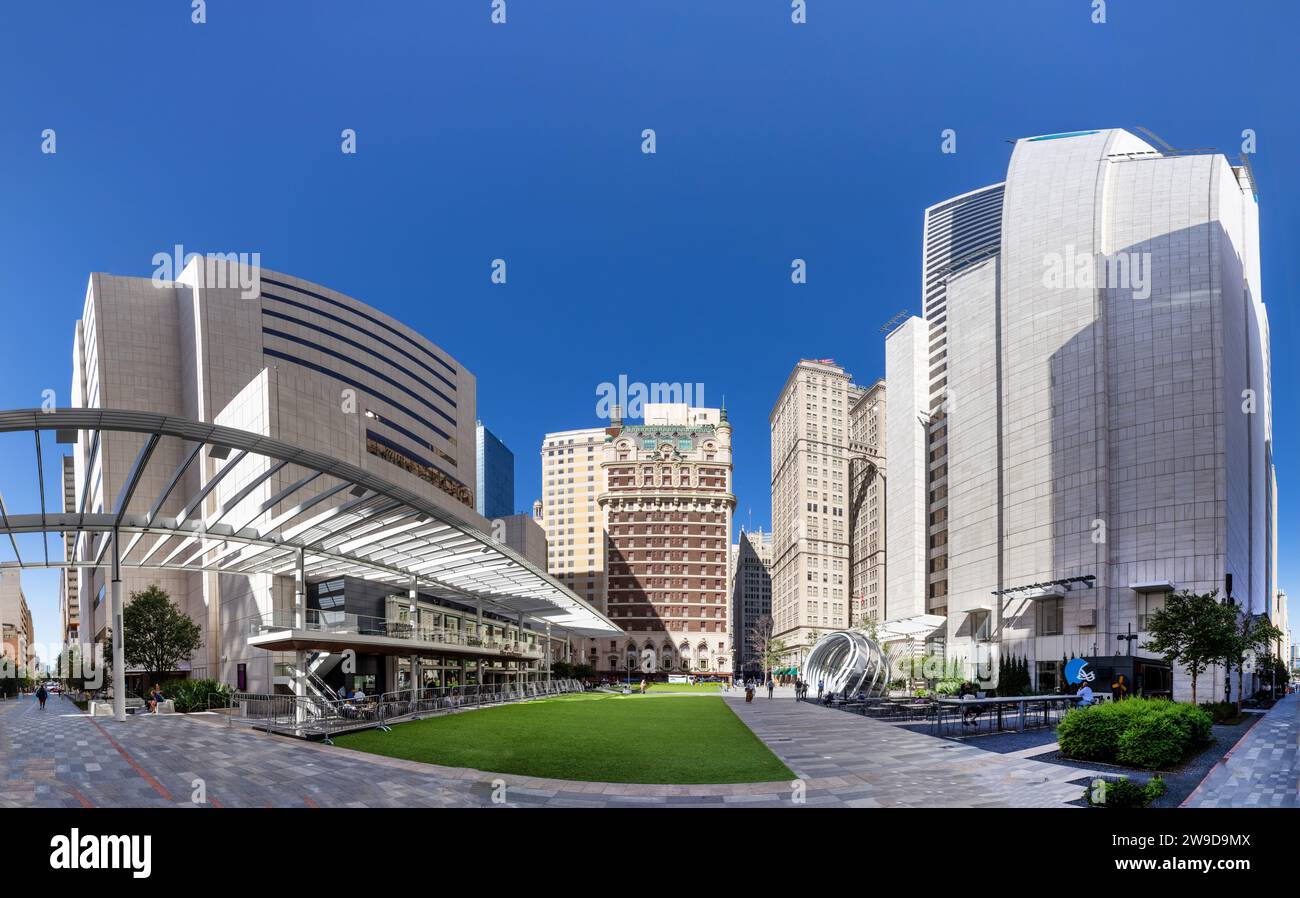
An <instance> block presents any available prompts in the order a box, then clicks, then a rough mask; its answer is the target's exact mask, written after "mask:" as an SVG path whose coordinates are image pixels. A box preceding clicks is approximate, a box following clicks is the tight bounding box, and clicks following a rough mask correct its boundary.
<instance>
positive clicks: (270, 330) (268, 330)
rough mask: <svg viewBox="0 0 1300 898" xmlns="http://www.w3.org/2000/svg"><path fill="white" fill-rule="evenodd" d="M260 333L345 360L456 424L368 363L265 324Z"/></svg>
mask: <svg viewBox="0 0 1300 898" xmlns="http://www.w3.org/2000/svg"><path fill="white" fill-rule="evenodd" d="M262 333H263V334H266V335H269V336H272V337H279V338H280V339H281V340H288V341H289V342H291V343H297V344H299V345H301V346H306V347H307V348H308V349H315V350H317V351H318V352H323V353H325V354H326V355H328V356H333V357H334V358H336V359H338V360H339V361H340V362H347V363H348V364H350V365H352V366H353V367H355V368H360V369H361V370H362V371H364V372H366V373H367V374H369V375H370V376H371V377H377V378H379V379H380V380H382V381H383V382H384V383H386V384H388V385H389V386H392V387H396V388H397V389H399V390H401V391H402V392H403V393H405V394H406V395H408V396H410V397H411V398H412V399H414V400H415V401H416V402H419V403H420V404H421V405H423V406H424V407H425V408H427V409H429V410H430V411H432V412H433V413H434V414H436V415H439V416H441V417H442V418H444V419H445V420H446V421H447V422H448V423H450V424H451V426H452V427H455V426H456V419H455V418H453V417H452V416H451V415H449V414H447V413H446V412H444V411H443V410H442V409H440V408H438V406H436V405H434V404H433V403H432V402H430V401H429V400H428V399H425V398H424V397H423V396H421V395H420V394H419V393H417V392H416V391H415V390H412V389H411V388H410V387H408V386H406V385H405V384H403V383H399V382H398V381H396V380H393V378H391V377H389V376H388V375H387V374H384V373H382V372H380V371H377V370H376V369H374V368H371V367H370V366H369V365H363V364H362V363H361V362H358V361H357V360H356V359H353V358H349V357H348V356H346V355H344V354H343V353H341V352H336V351H335V350H333V349H329V348H327V347H324V346H321V345H320V344H318V343H313V342H312V341H311V340H307V339H304V338H303V337H298V336H294V335H293V334H289V333H285V332H284V331H279V330H276V329H275V328H270V327H266V326H265V325H263V326H262ZM438 395H439V396H443V394H442V393H439V394H438ZM443 398H444V399H446V398H447V397H446V396H443ZM447 401H448V402H450V401H451V400H447ZM452 406H453V407H455V403H454V402H453V403H452ZM448 439H450V437H448Z"/></svg>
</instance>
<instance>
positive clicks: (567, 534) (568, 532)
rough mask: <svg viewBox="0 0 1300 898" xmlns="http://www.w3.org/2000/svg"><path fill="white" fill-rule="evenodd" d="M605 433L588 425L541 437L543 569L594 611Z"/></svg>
mask: <svg viewBox="0 0 1300 898" xmlns="http://www.w3.org/2000/svg"><path fill="white" fill-rule="evenodd" d="M604 443H605V430H604V428H601V427H588V428H585V429H582V430H564V431H558V432H556V433H548V434H546V436H544V437H543V438H542V498H541V500H540V504H541V509H540V511H541V514H540V516H539V515H538V513H537V507H536V506H534V513H533V519H534V520H536V521H537V522H538V523H539V524H541V525H542V529H544V530H545V531H546V557H547V561H546V570H547V572H548V573H550V574H551V575H552V576H553V577H555V578H557V579H558V580H559V581H560V582H561V583H563V584H564V585H565V586H567V587H569V589H571V590H573V591H574V592H576V593H577V594H578V595H580V596H582V597H583V598H584V599H586V600H587V601H588V602H589V603H591V604H592V605H593V606H595V607H596V608H597V609H599V610H600V611H604V610H605V525H604V521H603V520H602V518H601V511H600V508H599V506H597V504H596V497H597V496H599V495H600V494H601V493H602V492H604V491H605V474H604V471H603V470H602V469H601V466H600V463H601V460H602V456H601V450H602V448H603V447H604Z"/></svg>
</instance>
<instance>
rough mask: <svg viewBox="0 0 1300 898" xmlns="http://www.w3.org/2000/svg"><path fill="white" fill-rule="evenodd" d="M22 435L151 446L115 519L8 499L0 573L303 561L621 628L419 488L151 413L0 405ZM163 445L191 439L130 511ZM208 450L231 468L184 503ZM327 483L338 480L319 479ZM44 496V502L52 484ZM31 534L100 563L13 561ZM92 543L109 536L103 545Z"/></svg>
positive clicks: (266, 569) (607, 630) (278, 568)
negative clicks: (272, 486) (246, 506)
mask: <svg viewBox="0 0 1300 898" xmlns="http://www.w3.org/2000/svg"><path fill="white" fill-rule="evenodd" d="M24 430H29V431H33V432H34V433H35V434H36V438H37V445H38V446H39V439H40V432H41V431H45V430H55V431H59V432H61V434H66V433H68V432H74V431H89V432H92V433H94V434H95V437H96V442H97V443H99V444H100V446H99V447H98V448H99V449H100V451H101V452H102V442H101V441H102V437H103V435H104V434H106V433H138V434H144V435H145V436H146V439H145V442H144V445H143V446H142V447H141V450H140V453H139V455H138V456H137V457H136V459H135V463H134V464H133V465H132V467H131V469H130V471H129V474H128V476H127V478H126V480H125V482H124V484H123V487H122V490H121V493H120V494H119V496H118V497H117V505H116V507H115V508H113V509H112V510H111V511H105V512H103V513H97V514H92V513H86V512H85V510H84V506H83V508H82V510H81V511H77V512H62V513H50V512H48V511H47V510H46V509H45V508H44V507H42V508H41V510H40V511H39V512H34V513H31V514H13V513H10V511H9V509H7V508H5V507H4V506H3V505H0V538H3V536H7V537H8V538H9V540H10V542H11V544H12V545H13V547H14V554H15V560H14V561H6V562H0V567H3V568H42V567H49V568H64V567H72V568H78V567H88V568H101V567H107V566H110V565H112V563H113V561H114V557H116V560H117V561H118V563H119V564H120V567H121V568H123V569H126V570H131V569H157V570H169V571H189V572H199V571H210V572H219V573H232V574H241V573H242V574H255V573H269V574H277V575H284V576H291V575H293V574H294V573H295V572H296V570H297V565H298V558H299V555H300V554H301V555H302V557H303V559H304V562H305V565H306V573H307V575H308V576H312V577H313V578H316V577H320V576H329V577H338V576H353V577H358V578H363V579H367V580H373V581H379V582H384V583H388V584H390V585H392V586H394V588H395V589H398V590H400V591H401V592H403V593H404V594H405V592H406V591H407V589H408V588H409V587H410V586H411V585H412V584H414V585H415V586H416V587H417V588H419V589H421V590H422V591H424V592H427V593H429V594H431V595H434V596H436V597H438V598H442V599H449V600H452V601H456V602H459V603H462V604H467V605H472V606H481V607H482V608H484V609H486V610H491V611H496V612H499V613H502V614H507V615H511V616H519V615H523V616H525V617H528V618H532V619H535V620H538V621H540V622H542V623H545V624H547V625H553V626H555V627H557V628H559V629H561V630H566V631H568V632H569V633H571V634H573V635H577V636H605V635H614V634H618V633H621V632H622V631H621V630H620V628H619V627H617V626H616V625H615V624H613V623H612V622H611V621H610V620H609V619H608V618H606V617H605V616H604V615H603V614H601V613H600V612H599V611H597V610H596V609H595V608H593V607H592V606H590V605H589V604H587V603H586V602H585V601H584V600H583V599H582V598H581V597H579V596H578V595H577V594H576V593H574V592H572V591H571V590H569V589H568V588H566V587H565V586H564V585H562V584H561V583H559V582H558V581H557V580H555V579H553V578H552V577H550V576H549V575H548V574H546V573H545V572H544V571H542V570H540V569H538V568H537V567H536V566H534V565H533V564H532V563H531V562H529V561H528V560H527V559H525V558H523V557H522V556H521V555H519V554H517V553H515V552H514V551H512V550H511V549H509V548H508V547H506V546H504V545H502V544H501V543H498V542H496V541H494V540H493V539H492V538H491V536H489V535H488V534H486V533H484V532H482V531H480V530H477V529H475V528H474V527H472V526H471V525H470V524H468V523H466V522H464V521H461V520H460V519H458V518H456V517H455V516H454V515H452V514H451V513H449V512H447V511H445V510H443V509H441V508H439V507H438V506H436V505H434V504H433V503H432V502H430V501H428V500H427V499H424V498H423V497H421V496H419V495H417V494H416V493H414V492H411V491H409V490H407V489H405V488H403V487H400V486H397V485H396V484H393V483H390V482H389V481H387V480H384V479H383V478H381V477H378V476H376V475H375V474H372V473H370V472H368V471H365V470H363V469H361V468H359V467H357V466H355V465H352V464H348V463H347V462H342V461H339V460H338V459H335V458H331V457H330V456H328V455H324V454H322V453H318V452H314V451H312V450H309V449H304V448H302V447H299V446H294V445H291V444H289V443H285V442H282V441H280V440H276V439H272V438H270V437H267V436H263V435H261V434H256V433H250V432H248V431H243V430H238V429H235V428H231V427H223V426H221V425H217V424H208V423H204V422H199V421H192V420H189V419H186V418H179V417H174V416H170V415H159V414H154V413H150V412H136V411H127V410H115V409H56V410H52V411H43V410H41V409H19V410H10V411H0V433H13V432H20V431H24ZM163 437H172V438H176V439H179V440H182V441H185V442H186V443H189V444H191V445H189V446H187V447H186V449H185V451H184V453H183V456H182V461H181V464H180V465H179V466H178V468H177V469H176V471H175V473H174V474H171V476H170V477H169V478H168V479H167V481H166V484H167V485H166V487H165V488H164V489H163V491H162V492H161V493H160V494H159V495H158V496H154V497H149V500H150V501H149V502H148V507H149V511H148V512H147V513H144V514H141V513H132V512H128V511H127V508H128V506H129V504H130V502H131V500H132V499H133V498H134V496H135V493H136V492H137V490H138V488H139V485H140V483H141V480H142V477H143V474H144V471H145V469H146V467H147V466H148V464H149V461H150V459H151V457H152V456H153V455H154V450H155V449H156V447H157V444H158V442H159V440H160V439H161V438H163ZM204 447H208V448H209V449H210V450H212V449H215V450H216V451H215V452H210V453H209V455H210V456H212V457H214V458H217V459H219V460H222V461H223V464H222V466H221V467H219V468H218V469H217V470H216V471H215V473H213V474H212V475H211V476H209V477H208V478H207V481H206V482H205V483H204V484H203V485H202V486H201V488H200V489H199V490H198V492H196V493H195V494H193V495H188V496H181V495H179V494H178V493H179V492H182V491H181V490H180V486H181V484H182V483H183V481H184V479H185V474H186V472H187V471H189V470H190V468H191V467H192V465H193V463H194V461H195V460H196V459H197V458H199V457H200V455H201V450H202V449H203V448H204ZM245 459H251V460H253V461H257V462H262V463H265V464H266V466H267V470H264V471H263V470H257V471H254V472H252V474H251V482H250V483H248V484H246V485H244V486H242V487H240V488H239V489H238V490H237V491H236V492H234V493H233V495H231V496H230V497H229V499H228V500H227V501H226V502H225V503H224V504H222V506H221V507H220V508H218V509H217V510H216V511H215V513H212V514H208V513H205V512H204V510H203V508H204V500H205V499H207V498H209V494H211V493H213V492H214V490H215V488H216V486H217V484H218V482H220V481H221V480H222V479H224V478H226V477H227V476H228V475H229V474H230V473H232V472H233V471H234V468H235V467H237V466H239V465H240V464H241V463H242V462H244V460H245ZM286 465H298V466H300V467H302V468H304V469H306V472H307V473H306V476H303V477H300V478H299V479H297V480H296V481H295V482H293V483H292V484H290V485H288V486H287V487H285V488H283V489H280V490H279V491H278V492H276V493H275V494H274V495H273V496H271V498H270V499H268V500H267V501H265V502H263V503H261V506H260V511H259V512H258V513H257V514H256V515H255V516H254V517H253V518H252V520H249V521H246V522H243V523H242V524H241V525H240V526H238V527H236V526H235V525H232V524H231V523H228V522H227V518H228V517H229V516H230V514H231V512H232V511H233V509H234V508H235V506H237V505H238V504H239V503H240V502H241V501H243V500H245V499H246V497H247V496H248V495H250V494H251V492H252V490H253V489H254V488H256V487H257V486H260V485H262V484H263V483H265V482H266V481H267V480H268V479H269V478H270V477H271V476H273V475H274V474H275V473H277V472H279V471H280V470H281V469H282V468H284V467H285V466H286ZM322 476H324V477H328V478H333V479H334V481H335V482H336V483H335V484H332V485H328V486H324V487H320V486H319V485H316V481H317V480H319V478H320V477H322ZM232 482H233V481H232ZM322 483H327V484H328V483H329V481H322ZM314 485H316V488H317V489H318V492H315V493H309V492H308V490H310V489H312V488H313V486H314ZM41 492H42V506H44V499H43V492H44V491H43V489H42V491H41ZM339 495H343V496H344V497H345V501H344V502H343V503H342V504H338V505H334V506H333V507H329V508H327V509H326V510H324V511H319V510H317V506H319V505H320V504H321V503H322V502H328V501H329V500H330V499H334V498H335V497H337V496H339ZM169 499H174V500H175V501H177V502H178V504H179V507H180V508H182V509H183V511H182V512H181V513H180V514H176V515H171V514H164V513H161V508H162V507H163V505H164V504H165V503H166V502H167V501H168V500H169ZM0 501H2V500H0ZM285 504H289V506H290V507H289V508H288V509H287V510H285V511H283V512H281V513H279V514H275V513H274V509H275V508H276V507H277V506H280V507H283V506H284V505H285ZM268 516H270V517H269V520H266V519H267V518H268ZM25 533H40V534H42V537H43V539H44V538H47V537H48V534H50V533H60V534H64V533H74V534H76V536H75V541H76V545H77V546H80V545H82V537H83V535H84V536H85V538H86V539H87V540H89V541H90V548H91V552H90V554H91V556H92V557H88V558H85V559H81V560H76V561H51V560H49V559H48V558H46V559H44V560H43V561H29V560H25V559H23V558H22V556H21V555H19V554H18V544H17V541H16V536H17V535H18V534H25ZM148 537H157V539H150V538H148ZM97 538H98V539H100V540H102V541H101V542H99V543H98V544H96V542H95V540H96V539H97ZM123 538H126V539H125V540H124V541H123V543H122V544H121V548H120V549H117V548H116V546H113V544H114V541H115V539H116V540H123ZM110 546H113V548H110ZM137 546H139V550H138V551H137Z"/></svg>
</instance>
